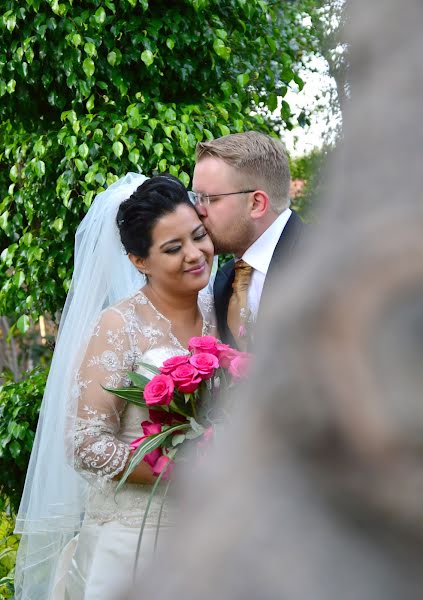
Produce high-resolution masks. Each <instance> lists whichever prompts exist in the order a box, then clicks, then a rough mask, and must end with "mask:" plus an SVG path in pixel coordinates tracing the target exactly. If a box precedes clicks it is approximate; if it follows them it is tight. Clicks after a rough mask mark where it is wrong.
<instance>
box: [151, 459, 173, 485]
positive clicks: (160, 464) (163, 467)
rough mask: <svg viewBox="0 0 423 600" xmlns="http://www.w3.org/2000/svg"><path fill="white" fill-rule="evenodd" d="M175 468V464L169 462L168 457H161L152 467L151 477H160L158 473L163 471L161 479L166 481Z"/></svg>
mask: <svg viewBox="0 0 423 600" xmlns="http://www.w3.org/2000/svg"><path fill="white" fill-rule="evenodd" d="M174 468H175V463H174V462H173V461H172V460H170V458H169V457H168V456H164V455H163V456H161V457H160V458H159V459H158V460H157V462H156V464H155V465H154V467H153V475H156V477H157V475H160V473H161V472H162V471H164V473H163V476H162V479H165V480H166V481H167V480H168V479H169V477H170V476H171V474H172V471H173V469H174Z"/></svg>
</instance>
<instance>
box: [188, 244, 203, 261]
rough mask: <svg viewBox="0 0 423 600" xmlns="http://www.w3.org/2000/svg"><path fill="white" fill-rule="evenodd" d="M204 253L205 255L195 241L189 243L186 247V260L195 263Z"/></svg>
mask: <svg viewBox="0 0 423 600" xmlns="http://www.w3.org/2000/svg"><path fill="white" fill-rule="evenodd" d="M202 255H203V253H202V252H201V250H200V248H199V247H198V245H197V244H194V243H193V242H188V243H187V246H186V249H185V260H186V261H187V262H190V263H191V262H192V263H195V262H196V261H198V260H199V259H200V258H201V257H202Z"/></svg>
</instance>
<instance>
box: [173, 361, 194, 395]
mask: <svg viewBox="0 0 423 600" xmlns="http://www.w3.org/2000/svg"><path fill="white" fill-rule="evenodd" d="M170 376H171V377H172V379H173V381H174V382H175V385H176V387H177V388H178V390H179V391H180V392H184V393H190V392H193V391H195V390H196V389H197V388H198V385H199V384H200V383H201V381H202V377H201V375H200V374H199V372H198V371H197V369H196V368H195V367H193V365H191V364H190V363H187V364H186V365H179V367H176V369H175V370H174V371H172V373H171V375H170Z"/></svg>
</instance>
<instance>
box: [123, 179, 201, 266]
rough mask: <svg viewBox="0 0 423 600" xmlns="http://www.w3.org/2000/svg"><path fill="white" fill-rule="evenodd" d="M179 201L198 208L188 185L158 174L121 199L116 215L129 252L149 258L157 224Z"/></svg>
mask: <svg viewBox="0 0 423 600" xmlns="http://www.w3.org/2000/svg"><path fill="white" fill-rule="evenodd" d="M179 204H187V205H188V206H190V207H191V208H192V210H195V209H194V207H193V205H192V204H191V202H190V200H189V198H188V193H187V190H186V188H185V186H184V185H183V184H182V183H181V182H180V181H179V179H177V178H176V177H173V176H172V175H168V174H160V175H156V176H155V177H151V179H147V181H145V182H144V183H143V184H142V185H140V186H139V187H138V188H137V189H136V190H135V192H134V193H133V194H132V195H131V196H130V197H129V198H128V200H125V201H124V202H122V204H121V205H120V206H119V210H118V213H117V216H116V222H117V225H118V228H119V233H120V239H121V241H122V244H123V247H124V248H125V250H126V252H127V253H128V254H129V253H131V254H134V255H135V256H140V257H141V258H147V256H148V254H149V252H150V247H151V243H152V231H153V227H154V225H155V224H156V223H157V221H158V220H159V219H160V218H161V217H162V216H163V215H166V214H169V213H172V212H174V211H175V209H176V207H177V206H178V205H179Z"/></svg>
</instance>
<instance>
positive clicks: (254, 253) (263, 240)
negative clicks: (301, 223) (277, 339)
mask: <svg viewBox="0 0 423 600" xmlns="http://www.w3.org/2000/svg"><path fill="white" fill-rule="evenodd" d="M291 214H292V210H291V209H290V208H286V209H285V210H284V211H283V212H282V213H281V214H280V215H279V216H278V218H277V219H276V220H275V221H273V223H272V224H271V225H270V227H268V228H267V229H266V231H265V232H264V233H262V234H261V236H260V237H259V238H258V239H257V240H256V241H255V242H254V244H251V246H250V247H249V248H248V250H246V251H245V252H244V254H243V256H242V257H241V258H242V260H244V261H245V262H246V263H247V264H249V265H250V266H251V267H253V269H254V271H253V273H252V276H251V281H250V286H249V288H248V307H249V309H250V310H251V312H252V313H253V315H254V318H255V317H256V316H257V313H258V308H259V304H260V298H261V294H262V291H263V286H264V280H265V279H266V275H267V271H268V269H269V265H270V261H271V260H272V256H273V253H274V251H275V248H276V244H277V243H278V241H279V238H280V237H281V235H282V231H283V230H284V228H285V225H286V224H287V222H288V219H289V217H290V216H291ZM238 260H239V259H238Z"/></svg>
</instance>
